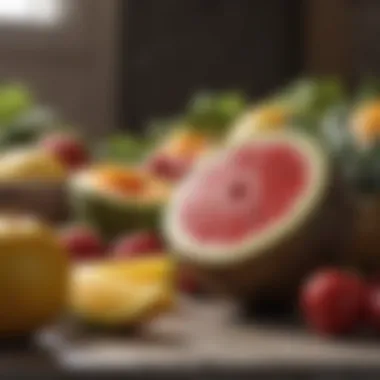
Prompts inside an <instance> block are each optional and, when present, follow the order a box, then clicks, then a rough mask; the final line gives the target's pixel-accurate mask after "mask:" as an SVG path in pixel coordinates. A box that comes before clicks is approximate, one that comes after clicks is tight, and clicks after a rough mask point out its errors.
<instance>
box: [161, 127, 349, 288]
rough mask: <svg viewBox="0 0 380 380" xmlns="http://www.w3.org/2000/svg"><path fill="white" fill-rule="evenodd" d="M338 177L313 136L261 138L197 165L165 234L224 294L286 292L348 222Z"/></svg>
mask: <svg viewBox="0 0 380 380" xmlns="http://www.w3.org/2000/svg"><path fill="white" fill-rule="evenodd" d="M332 177H333V171H332V168H331V167H330V162H329V158H328V157H327V155H326V154H325V152H324V150H323V149H322V148H321V147H320V145H319V144H318V143H317V142H316V141H314V140H313V139H311V138H310V137H306V136H304V135H301V134H299V133H294V132H284V133H276V134H269V135H265V136H261V137H259V138H258V137H256V138H255V139H254V140H251V141H247V142H245V143H243V144H240V145H239V146H235V147H232V148H228V149H226V150H224V151H221V152H219V153H217V154H216V155H214V156H212V157H209V158H208V159H207V160H205V161H204V162H203V163H202V164H200V165H199V167H198V168H197V169H196V170H195V171H194V173H193V174H192V175H190V177H189V178H187V179H186V180H185V181H184V182H183V183H182V184H181V185H180V186H179V188H178V189H177V191H176V192H175V193H174V195H173V197H172V199H171V201H170V202H169V204H168V207H167V209H166V213H165V218H164V231H165V234H166V236H167V238H168V241H169V243H170V244H171V246H172V248H173V251H174V252H175V254H176V255H177V256H178V257H179V258H180V259H182V260H185V261H186V262H188V263H190V264H192V265H193V266H195V267H196V268H197V269H199V270H200V271H201V272H202V273H203V274H204V275H205V276H204V277H205V278H206V279H208V280H211V282H212V283H214V284H217V285H218V287H219V288H222V289H223V290H224V291H228V292H232V293H239V294H247V293H249V294H252V293H254V292H257V290H258V289H261V290H263V291H264V292H266V291H268V290H269V291H270V290H274V289H277V290H279V291H280V292H287V291H288V290H289V289H290V288H291V287H293V289H294V286H296V284H297V283H298V282H299V280H300V279H301V277H302V276H303V275H304V274H305V272H306V271H307V270H308V269H310V268H312V267H313V266H314V265H315V264H316V263H317V262H318V261H321V259H322V258H324V256H325V255H326V252H327V251H326V249H327V245H326V243H329V245H330V244H331V243H333V242H334V241H336V240H337V238H338V237H341V236H342V234H341V233H338V232H339V231H341V230H342V227H343V226H345V225H346V224H345V223H343V222H348V218H346V217H344V218H343V219H345V220H343V221H342V220H341V219H340V215H342V211H343V210H345V207H341V204H342V202H341V201H343V197H341V196H336V195H337V193H336V190H337V187H336V186H333V182H332ZM334 229H335V230H334Z"/></svg>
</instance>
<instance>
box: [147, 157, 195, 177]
mask: <svg viewBox="0 0 380 380" xmlns="http://www.w3.org/2000/svg"><path fill="white" fill-rule="evenodd" d="M191 167H192V161H191V160H189V159H185V158H179V157H170V156H168V155H164V154H157V155H155V156H153V157H151V158H150V159H148V161H147V162H146V165H145V168H146V169H147V170H148V171H149V172H150V173H152V174H154V175H156V176H157V177H161V178H163V179H164V180H167V181H178V180H180V179H181V178H183V177H184V176H185V175H186V174H187V173H188V172H189V171H190V169H191Z"/></svg>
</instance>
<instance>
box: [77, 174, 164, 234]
mask: <svg viewBox="0 0 380 380" xmlns="http://www.w3.org/2000/svg"><path fill="white" fill-rule="evenodd" d="M126 170H130V168H126ZM133 170H135V171H138V172H139V171H140V170H139V169H133ZM97 173H98V171H97V169H90V170H86V171H85V172H82V173H79V174H78V175H76V176H75V177H74V178H73V179H72V181H71V184H70V194H71V197H70V198H71V204H72V207H73V211H74V215H75V217H76V218H77V219H78V220H80V221H83V222H85V223H88V224H91V225H92V226H93V227H95V228H96V229H98V230H99V231H100V232H101V233H102V234H103V235H104V236H105V237H107V238H113V237H115V236H117V235H120V234H123V233H125V232H128V231H133V230H141V229H149V230H152V229H153V230H155V229H157V228H158V224H159V222H160V214H161V210H162V207H163V205H164V204H165V203H166V201H167V199H168V196H169V192H170V188H169V186H168V185H167V184H166V183H164V182H162V181H160V180H157V179H156V178H154V177H152V176H150V175H149V174H147V173H141V174H142V177H143V178H144V183H145V184H144V185H143V187H142V189H141V190H139V191H138V192H134V193H133V194H131V193H128V192H123V193H122V192H119V191H116V190H115V189H114V188H112V187H109V188H107V186H104V185H102V186H101V185H100V184H99V183H98V181H97V180H96V178H97Z"/></svg>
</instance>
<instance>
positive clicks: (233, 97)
mask: <svg viewBox="0 0 380 380" xmlns="http://www.w3.org/2000/svg"><path fill="white" fill-rule="evenodd" d="M246 106H247V99H246V97H245V96H244V94H242V93H240V92H237V91H232V92H224V93H212V92H202V93H199V94H197V95H195V96H194V97H193V98H192V99H191V100H190V102H189V104H188V106H187V109H186V116H185V118H186V121H187V123H188V124H189V125H191V126H193V127H194V128H195V129H197V130H200V131H203V132H204V133H206V134H211V135H217V136H218V135H219V136H220V135H222V134H224V132H225V131H226V128H228V127H229V126H230V125H231V123H232V122H233V121H234V120H235V119H236V117H238V116H239V115H240V114H241V113H242V112H243V111H244V109H245V108H246Z"/></svg>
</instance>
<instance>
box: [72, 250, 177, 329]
mask: <svg viewBox="0 0 380 380" xmlns="http://www.w3.org/2000/svg"><path fill="white" fill-rule="evenodd" d="M173 275H174V265H173V263H172V262H171V261H170V260H169V259H167V258H153V257H152V258H143V259H133V260H126V261H109V262H99V263H91V264H82V265H79V266H77V267H76V268H75V269H74V270H73V273H72V279H71V289H70V306H71V310H72V312H73V314H74V315H76V316H78V317H79V318H80V319H82V320H84V321H86V322H88V323H91V324H96V325H104V326H113V327H115V326H116V327H117V326H123V327H126V326H131V325H136V324H140V323H142V322H145V321H146V320H148V319H150V318H152V317H155V316H157V315H158V314H160V313H162V312H164V311H166V310H168V309H169V308H171V307H172V305H173V301H174V289H173V280H172V277H173Z"/></svg>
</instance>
